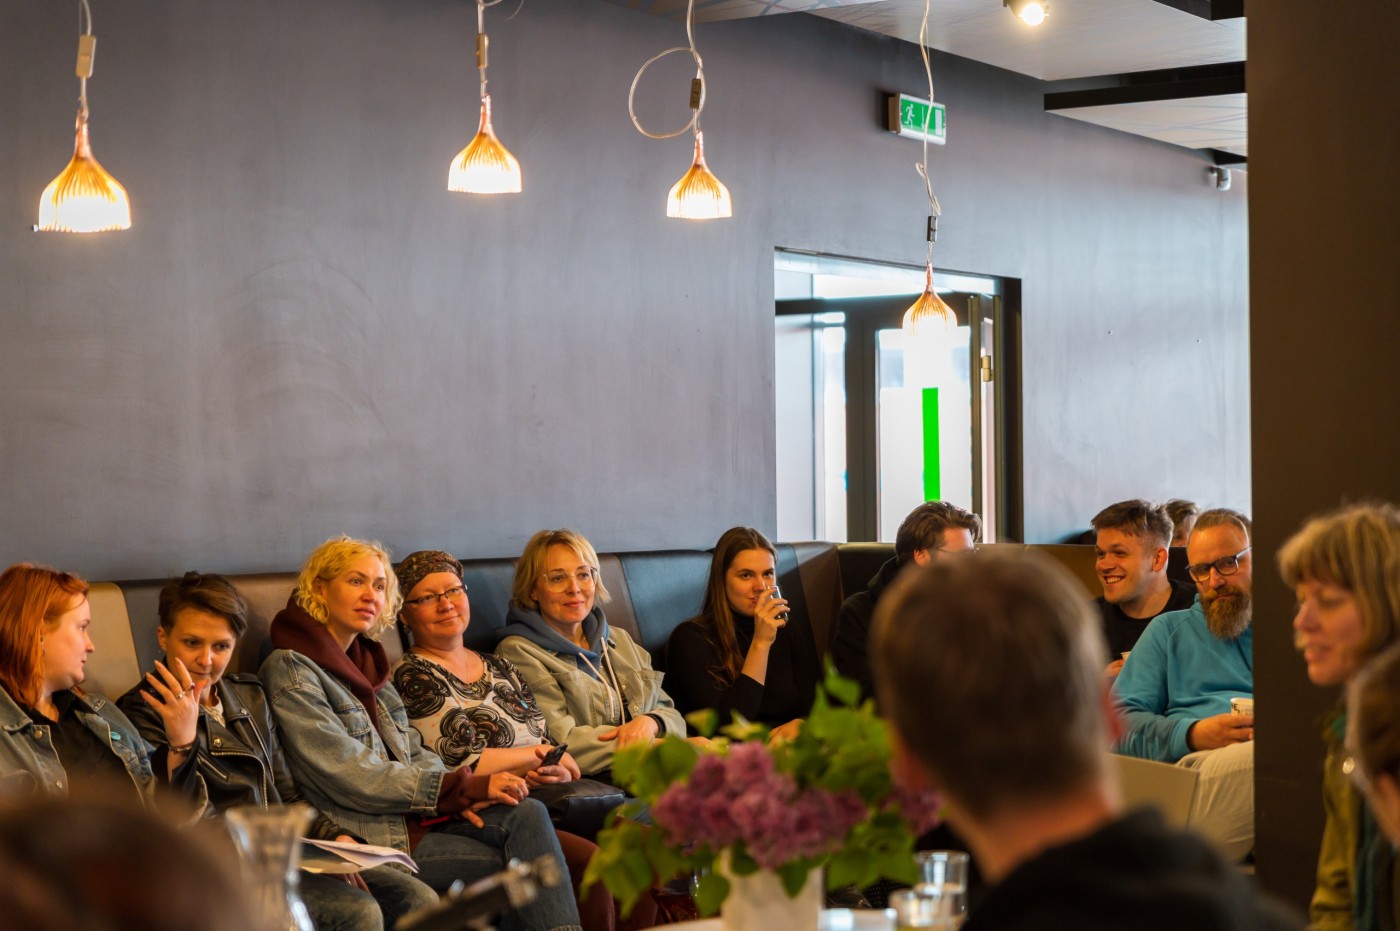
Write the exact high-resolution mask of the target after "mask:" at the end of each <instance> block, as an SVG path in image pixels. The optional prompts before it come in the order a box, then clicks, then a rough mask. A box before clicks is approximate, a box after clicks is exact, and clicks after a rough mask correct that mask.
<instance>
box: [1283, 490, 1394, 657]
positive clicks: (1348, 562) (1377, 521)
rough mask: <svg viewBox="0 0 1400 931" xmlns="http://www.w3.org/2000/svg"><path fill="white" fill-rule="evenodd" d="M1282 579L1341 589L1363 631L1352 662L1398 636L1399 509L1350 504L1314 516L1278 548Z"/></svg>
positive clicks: (1367, 655)
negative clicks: (1352, 601) (1352, 600)
mask: <svg viewBox="0 0 1400 931" xmlns="http://www.w3.org/2000/svg"><path fill="white" fill-rule="evenodd" d="M1278 566H1279V571H1280V572H1281V573H1282V574H1283V581H1284V582H1285V583H1286V584H1288V585H1289V586H1293V587H1296V586H1297V585H1298V584H1299V583H1301V582H1303V581H1314V582H1325V583H1328V584H1331V585H1337V586H1339V587H1341V588H1344V589H1346V590H1347V591H1348V592H1350V593H1351V594H1352V596H1353V597H1354V598H1355V599H1356V604H1357V606H1358V607H1359V608H1360V609H1361V624H1362V627H1363V628H1364V630H1365V637H1364V639H1363V640H1362V644H1361V649H1360V651H1359V653H1358V656H1357V660H1358V661H1362V660H1365V659H1366V658H1367V657H1370V656H1372V655H1374V654H1375V653H1377V652H1379V651H1380V650H1381V649H1383V648H1384V647H1385V646H1386V645H1387V644H1389V643H1390V642H1391V641H1393V640H1395V638H1396V635H1397V634H1400V508H1396V507H1395V505H1393V504H1388V503H1385V502H1377V503H1374V504H1355V505H1350V506H1348V507H1344V508H1340V509H1339V510H1336V511H1333V512H1331V513H1329V514H1323V515H1321V516H1319V517H1314V518H1312V519H1311V520H1309V521H1308V522H1307V523H1306V524H1304V525H1303V528H1302V529H1301V530H1299V531H1298V532H1297V533H1295V534H1294V535H1293V536H1292V537H1290V538H1289V540H1288V542H1286V543H1284V544H1283V547H1282V548H1281V549H1280V550H1279V552H1278Z"/></svg>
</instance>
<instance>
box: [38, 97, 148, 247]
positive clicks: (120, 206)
mask: <svg viewBox="0 0 1400 931" xmlns="http://www.w3.org/2000/svg"><path fill="white" fill-rule="evenodd" d="M36 229H39V230H43V231H45V232H55V233H104V232H107V231H108V230H129V229H131V200H130V199H129V198H128V197H127V195H126V188H124V187H122V186H121V182H119V181H118V180H117V179H116V178H113V177H112V176H111V175H109V174H107V172H106V170H105V169H104V168H103V167H102V166H101V165H99V164H98V163H97V159H95V158H93V156H92V145H91V143H90V142H89V140H88V124H87V114H85V113H82V112H81V111H80V112H79V113H78V132H77V140H76V142H75V143H74V145H73V160H72V161H70V162H69V163H68V167H67V168H65V169H63V170H62V171H61V172H59V174H58V177H57V178H54V179H53V180H52V181H50V182H49V186H48V187H46V188H44V193H43V194H42V195H41V196H40V198H39V225H38V227H36Z"/></svg>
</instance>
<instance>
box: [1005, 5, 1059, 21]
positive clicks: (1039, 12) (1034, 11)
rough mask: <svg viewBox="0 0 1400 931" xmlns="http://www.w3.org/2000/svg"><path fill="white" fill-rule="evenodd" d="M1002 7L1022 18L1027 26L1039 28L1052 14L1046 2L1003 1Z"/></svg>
mask: <svg viewBox="0 0 1400 931" xmlns="http://www.w3.org/2000/svg"><path fill="white" fill-rule="evenodd" d="M1001 5H1002V6H1004V7H1006V8H1007V9H1009V10H1010V11H1011V12H1012V13H1015V14H1016V15H1017V16H1019V17H1020V18H1021V21H1022V22H1024V23H1025V24H1026V25H1027V26H1039V25H1040V24H1041V23H1043V22H1045V17H1046V16H1048V15H1049V14H1050V4H1049V3H1048V2H1046V0H1001Z"/></svg>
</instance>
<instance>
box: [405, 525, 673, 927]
mask: <svg viewBox="0 0 1400 931" xmlns="http://www.w3.org/2000/svg"><path fill="white" fill-rule="evenodd" d="M394 572H395V574H396V575H397V577H398V582H399V591H401V592H403V595H404V599H403V608H402V610H401V611H400V612H399V620H400V621H401V622H402V623H403V624H404V626H405V627H406V628H408V631H409V633H410V634H412V638H413V646H412V647H411V648H410V649H409V651H408V652H407V653H405V654H404V657H403V659H402V660H401V661H400V662H399V664H398V665H397V666H396V667H394V675H393V679H394V688H395V689H397V690H398V693H399V695H400V696H402V698H403V703H404V711H405V712H407V714H408V719H409V723H410V724H412V725H413V726H414V728H416V729H417V730H418V732H419V733H420V734H421V735H422V737H423V743H424V744H425V745H426V746H427V747H428V748H429V749H431V750H432V751H433V752H435V753H437V755H438V756H440V757H442V760H443V762H444V763H446V764H447V765H448V766H449V767H454V768H455V767H468V768H470V769H471V770H472V771H474V772H475V773H477V774H478V775H489V774H492V773H503V772H508V773H514V774H515V775H517V776H522V777H524V779H525V781H526V782H527V783H528V785H529V786H530V787H531V788H536V787H539V786H542V785H549V784H555V783H565V782H571V781H573V780H575V779H578V778H579V768H578V764H577V763H575V762H574V758H573V757H572V756H570V755H569V754H568V753H564V754H562V755H561V756H559V758H558V760H557V761H556V762H546V757H548V756H549V755H550V751H551V750H554V744H553V741H552V740H551V739H550V735H549V728H548V726H547V725H546V724H545V719H544V715H543V714H542V713H541V712H540V709H539V706H538V705H537V704H535V699H534V696H533V695H532V694H531V692H530V686H529V685H528V684H526V682H525V680H524V679H523V678H521V676H520V673H518V672H517V671H516V669H515V667H514V666H512V665H511V664H510V663H509V662H507V661H506V660H504V659H502V658H501V657H499V656H496V655H494V654H492V653H478V652H477V651H476V650H472V649H469V648H468V647H467V646H466V645H465V644H464V642H463V639H462V635H463V634H465V633H466V631H467V625H468V624H469V623H470V622H471V606H470V604H469V603H468V601H467V587H466V585H465V584H463V582H462V564H461V563H460V562H458V561H457V560H456V559H454V558H452V557H451V556H449V555H448V554H447V553H443V552H440V551H438V550H420V551H419V552H416V553H412V554H410V555H409V556H407V557H405V558H404V560H403V561H402V562H400V563H399V564H398V565H397V566H395V567H394ZM559 846H560V848H561V849H562V850H563V851H564V859H565V862H566V863H567V864H568V867H569V873H570V875H571V876H572V877H573V879H574V885H575V889H577V886H578V884H579V882H581V881H582V879H583V871H584V870H585V869H586V868H587V865H588V861H589V859H590V858H591V857H592V856H593V853H594V851H596V850H597V849H598V848H597V846H595V845H594V844H593V843H592V842H591V841H589V840H586V839H584V838H582V837H577V836H575V835H573V834H569V833H567V832H565V831H560V832H559ZM578 907H579V918H580V919H581V921H582V923H583V927H584V929H585V931H611V929H613V928H616V927H619V926H621V927H629V928H646V927H650V926H651V924H652V919H653V918H654V917H655V911H654V908H653V906H652V904H651V903H650V901H649V900H646V899H644V900H643V901H642V903H640V905H639V907H637V908H636V909H634V910H633V912H632V914H631V916H630V919H629V920H628V921H626V922H619V921H618V917H617V906H616V903H615V902H614V901H613V899H612V898H611V897H610V896H609V895H608V893H607V891H606V890H605V889H604V888H603V887H602V885H601V884H600V885H598V886H595V887H594V888H593V889H592V890H591V891H590V892H589V893H588V894H587V895H586V896H584V897H583V898H581V899H580V900H579V902H578Z"/></svg>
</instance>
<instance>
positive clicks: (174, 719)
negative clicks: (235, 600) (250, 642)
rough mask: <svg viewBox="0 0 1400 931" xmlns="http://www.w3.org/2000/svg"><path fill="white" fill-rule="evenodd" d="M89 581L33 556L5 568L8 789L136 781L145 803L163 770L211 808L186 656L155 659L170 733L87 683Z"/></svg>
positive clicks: (1, 673)
mask: <svg viewBox="0 0 1400 931" xmlns="http://www.w3.org/2000/svg"><path fill="white" fill-rule="evenodd" d="M87 593H88V585H87V583H86V582H84V581H83V580H82V579H80V578H78V577H77V576H75V575H72V574H70V573H67V572H59V571H57V570H55V569H49V568H46V567H44V566H35V565H30V564H28V563H21V564H19V565H15V566H11V567H10V568H8V569H6V570H5V571H4V573H3V574H0V786H3V787H4V788H6V789H8V790H9V791H10V792H12V793H13V792H23V791H24V790H25V789H28V790H29V791H40V792H44V793H48V794H53V795H67V794H68V793H69V792H70V791H72V790H75V789H76V790H91V791H92V792H93V793H95V794H97V793H101V792H102V791H105V790H106V789H107V788H108V787H109V786H111V785H121V784H125V785H128V786H131V785H133V784H134V786H135V788H136V790H137V792H138V793H139V795H140V796H141V798H142V800H143V801H149V800H150V799H151V797H152V796H153V795H154V793H155V789H156V784H157V781H158V780H157V774H159V777H160V778H161V779H167V780H168V781H169V782H170V783H171V786H172V788H174V789H176V790H177V791H178V792H180V793H181V794H184V795H186V796H189V797H192V798H197V799H198V803H199V806H200V807H201V808H203V806H204V801H205V799H204V794H205V793H204V781H203V780H202V779H201V778H200V776H199V771H198V769H197V767H196V766H195V765H194V760H195V753H194V751H195V749H196V740H197V739H198V733H197V730H196V726H197V724H198V722H199V700H200V697H201V694H202V691H203V690H202V688H201V687H200V686H198V685H196V684H195V682H194V681H193V680H192V679H191V677H190V673H189V671H188V670H187V669H185V667H184V665H183V664H182V663H181V662H180V661H179V660H172V661H171V663H170V665H169V667H167V666H166V665H164V664H162V663H157V664H156V669H155V672H153V673H151V674H150V675H148V676H147V677H146V686H147V689H143V690H141V693H140V694H141V695H142V697H144V698H145V700H146V702H147V703H149V705H150V706H151V708H152V709H153V710H154V711H155V712H156V714H157V716H158V717H159V719H160V724H161V727H162V729H163V730H164V732H165V736H166V738H167V741H166V743H165V744H164V745H163V746H162V747H161V748H160V749H158V750H156V749H153V748H152V747H151V746H150V745H149V744H147V743H146V742H145V741H144V740H142V739H141V735H140V734H139V733H138V732H137V730H136V728H135V726H134V725H132V723H131V721H129V720H128V719H127V717H126V715H124V714H122V713H121V711H119V710H118V709H117V706H116V705H113V704H112V703H111V702H109V701H107V700H106V699H105V698H103V697H102V696H101V695H95V694H92V693H90V692H85V691H84V690H83V689H81V688H80V687H79V686H80V685H81V683H82V681H83V679H84V678H86V676H87V672H86V670H85V668H84V667H85V666H86V665H87V657H88V654H89V653H91V652H92V639H91V638H90V637H89V636H88V627H89V625H91V623H92V608H91V607H90V606H89V605H88V599H87Z"/></svg>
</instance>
